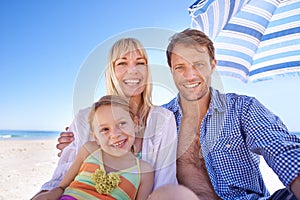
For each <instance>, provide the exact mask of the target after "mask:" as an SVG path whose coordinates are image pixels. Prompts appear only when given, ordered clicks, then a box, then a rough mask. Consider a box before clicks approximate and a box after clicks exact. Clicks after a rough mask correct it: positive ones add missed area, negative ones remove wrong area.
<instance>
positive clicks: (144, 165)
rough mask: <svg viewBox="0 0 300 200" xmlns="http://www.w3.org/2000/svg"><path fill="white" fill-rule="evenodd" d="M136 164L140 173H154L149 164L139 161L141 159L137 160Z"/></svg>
mask: <svg viewBox="0 0 300 200" xmlns="http://www.w3.org/2000/svg"><path fill="white" fill-rule="evenodd" d="M138 162H139V164H140V171H141V173H145V172H153V171H154V170H153V167H152V165H151V164H150V163H149V162H147V161H144V160H141V159H138Z"/></svg>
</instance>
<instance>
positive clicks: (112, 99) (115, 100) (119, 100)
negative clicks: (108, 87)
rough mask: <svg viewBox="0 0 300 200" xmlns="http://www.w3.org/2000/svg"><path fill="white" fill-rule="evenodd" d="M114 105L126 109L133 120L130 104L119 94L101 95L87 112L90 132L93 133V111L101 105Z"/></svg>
mask: <svg viewBox="0 0 300 200" xmlns="http://www.w3.org/2000/svg"><path fill="white" fill-rule="evenodd" d="M107 105H109V106H115V107H120V108H122V109H124V110H125V111H127V112H128V113H129V115H130V117H131V119H132V120H134V116H135V115H134V113H133V110H132V106H131V105H130V104H129V101H128V100H127V99H126V98H124V97H121V96H116V95H106V96H103V97H101V98H100V99H99V100H98V101H97V102H96V103H94V104H93V105H92V108H91V110H90V113H89V118H88V120H89V124H90V127H91V130H90V134H91V135H93V136H95V135H94V131H95V127H94V119H95V113H96V111H97V109H98V108H99V107H101V106H107Z"/></svg>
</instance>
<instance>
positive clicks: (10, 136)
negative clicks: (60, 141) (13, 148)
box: [0, 130, 60, 140]
mask: <svg viewBox="0 0 300 200" xmlns="http://www.w3.org/2000/svg"><path fill="white" fill-rule="evenodd" d="M59 133H60V131H37V130H0V140H39V139H55V138H58V136H59Z"/></svg>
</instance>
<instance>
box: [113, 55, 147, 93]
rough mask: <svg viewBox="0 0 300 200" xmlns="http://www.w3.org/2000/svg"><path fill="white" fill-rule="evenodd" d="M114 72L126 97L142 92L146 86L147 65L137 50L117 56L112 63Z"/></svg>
mask: <svg viewBox="0 0 300 200" xmlns="http://www.w3.org/2000/svg"><path fill="white" fill-rule="evenodd" d="M114 72H115V75H116V78H117V80H118V82H119V85H120V87H121V89H122V91H123V93H124V94H125V96H126V97H133V96H138V95H141V94H142V92H143V91H144V89H145V87H146V82H147V73H148V66H147V61H146V59H145V58H144V57H142V56H141V55H140V53H139V52H138V51H137V50H136V51H131V52H129V53H127V54H125V55H124V56H123V57H120V58H118V59H117V60H116V61H115V63H114Z"/></svg>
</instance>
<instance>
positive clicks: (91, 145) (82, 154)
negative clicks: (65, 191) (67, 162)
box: [59, 142, 98, 188]
mask: <svg viewBox="0 0 300 200" xmlns="http://www.w3.org/2000/svg"><path fill="white" fill-rule="evenodd" d="M97 148H98V145H97V144H96V142H87V143H85V144H84V145H83V146H82V147H81V149H80V150H79V152H78V154H77V156H76V157H75V160H74V162H73V164H72V165H71V167H70V169H69V170H68V172H67V173H66V175H65V176H64V178H63V179H62V180H61V182H60V184H59V187H62V188H66V187H68V186H69V185H70V184H71V182H72V181H73V180H74V179H75V177H76V175H77V174H78V172H79V170H80V167H81V165H82V163H83V161H84V160H85V159H86V158H87V157H88V156H89V155H90V154H91V153H93V152H94V151H95V150H96V149H97Z"/></svg>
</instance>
